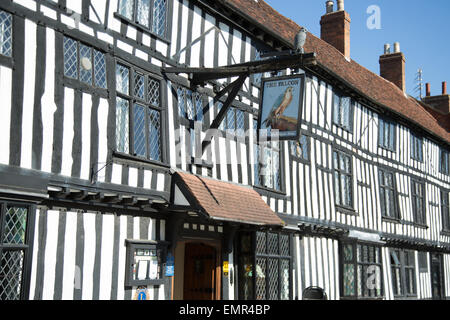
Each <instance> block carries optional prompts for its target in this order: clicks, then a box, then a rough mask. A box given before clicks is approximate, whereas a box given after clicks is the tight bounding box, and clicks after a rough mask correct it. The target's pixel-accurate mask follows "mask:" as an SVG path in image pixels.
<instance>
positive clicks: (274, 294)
mask: <svg viewBox="0 0 450 320" xmlns="http://www.w3.org/2000/svg"><path fill="white" fill-rule="evenodd" d="M268 262H269V263H268V274H267V275H268V277H269V288H268V292H267V293H268V296H267V299H268V300H278V281H279V274H278V270H279V269H278V268H279V266H278V262H279V260H278V259H272V258H269V259H268Z"/></svg>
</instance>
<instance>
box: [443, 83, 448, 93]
mask: <svg viewBox="0 0 450 320" xmlns="http://www.w3.org/2000/svg"><path fill="white" fill-rule="evenodd" d="M445 94H447V81H444V82H442V95H445Z"/></svg>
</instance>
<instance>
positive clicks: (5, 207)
mask: <svg viewBox="0 0 450 320" xmlns="http://www.w3.org/2000/svg"><path fill="white" fill-rule="evenodd" d="M30 216H31V212H30V208H29V207H27V206H20V205H13V204H11V203H5V202H0V300H21V299H24V298H26V297H25V291H26V283H25V282H26V281H25V279H26V277H27V274H26V273H27V270H28V268H27V266H28V265H29V262H30V261H29V258H28V256H29V252H30V250H29V241H30V238H31V234H30V232H29V221H30Z"/></svg>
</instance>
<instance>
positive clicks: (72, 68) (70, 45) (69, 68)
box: [64, 37, 78, 79]
mask: <svg viewBox="0 0 450 320" xmlns="http://www.w3.org/2000/svg"><path fill="white" fill-rule="evenodd" d="M64 75H65V76H66V77H69V78H73V79H78V43H77V41H75V40H73V39H71V38H67V37H64Z"/></svg>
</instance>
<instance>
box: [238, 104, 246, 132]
mask: <svg viewBox="0 0 450 320" xmlns="http://www.w3.org/2000/svg"><path fill="white" fill-rule="evenodd" d="M236 129H237V134H238V135H241V136H243V135H244V130H245V113H244V111H242V110H238V109H236Z"/></svg>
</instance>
